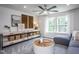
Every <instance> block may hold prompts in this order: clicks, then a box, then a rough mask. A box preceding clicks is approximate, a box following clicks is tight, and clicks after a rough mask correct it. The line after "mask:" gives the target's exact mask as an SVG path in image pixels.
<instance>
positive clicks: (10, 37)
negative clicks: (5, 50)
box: [3, 31, 40, 47]
mask: <svg viewBox="0 0 79 59" xmlns="http://www.w3.org/2000/svg"><path fill="white" fill-rule="evenodd" d="M38 36H40V31H31V32H18V33H10V34H3V47H4V46H8V45H11V44H15V43H18V42H21V41H24V40H28V39H31V38H35V37H38ZM6 38H7V40H5V39H6Z"/></svg>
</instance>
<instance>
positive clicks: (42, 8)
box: [33, 4, 58, 15]
mask: <svg viewBox="0 0 79 59" xmlns="http://www.w3.org/2000/svg"><path fill="white" fill-rule="evenodd" d="M38 8H40V9H41V10H37V11H33V12H39V14H40V15H41V14H44V15H46V14H50V12H58V10H52V9H54V8H56V6H52V7H50V8H48V7H47V5H46V4H45V5H44V6H43V7H42V6H38Z"/></svg>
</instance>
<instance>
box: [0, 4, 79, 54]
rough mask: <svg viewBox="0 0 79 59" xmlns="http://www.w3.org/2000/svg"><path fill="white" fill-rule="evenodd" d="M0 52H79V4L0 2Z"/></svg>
mask: <svg viewBox="0 0 79 59" xmlns="http://www.w3.org/2000/svg"><path fill="white" fill-rule="evenodd" d="M0 19H1V20H0V39H1V41H0V54H79V51H78V50H79V42H78V40H79V34H78V33H79V23H78V22H79V20H78V19H79V4H70V5H67V4H1V5H0Z"/></svg>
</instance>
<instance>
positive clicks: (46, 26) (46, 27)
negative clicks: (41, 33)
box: [45, 15, 70, 33]
mask: <svg viewBox="0 0 79 59" xmlns="http://www.w3.org/2000/svg"><path fill="white" fill-rule="evenodd" d="M58 17H63V16H58ZM58 17H50V18H49V17H47V18H46V25H45V32H46V33H51V32H53V31H48V20H49V19H51V18H56V20H57V18H58ZM65 17H66V19H68V15H65ZM69 23H70V20H69V19H68V24H67V31H66V32H59V31H58V29H57V31H56V32H53V33H67V32H69V29H70V28H69ZM57 26H58V20H57ZM57 28H58V27H57Z"/></svg>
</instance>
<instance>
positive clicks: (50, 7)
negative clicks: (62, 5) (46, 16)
mask: <svg viewBox="0 0 79 59" xmlns="http://www.w3.org/2000/svg"><path fill="white" fill-rule="evenodd" d="M53 8H56V6H52V7H50V8H49V9H47V10H48V11H49V10H51V9H53Z"/></svg>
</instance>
